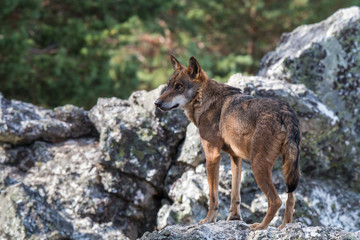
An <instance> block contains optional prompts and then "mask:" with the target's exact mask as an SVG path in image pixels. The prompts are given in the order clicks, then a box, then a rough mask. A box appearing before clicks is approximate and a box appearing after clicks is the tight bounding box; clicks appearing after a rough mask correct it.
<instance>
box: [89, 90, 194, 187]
mask: <svg viewBox="0 0 360 240" xmlns="http://www.w3.org/2000/svg"><path fill="white" fill-rule="evenodd" d="M163 89H164V86H160V87H159V88H157V89H155V90H153V91H151V92H145V91H140V92H135V93H133V94H132V95H131V97H130V98H129V100H120V99H116V98H111V99H99V100H98V103H97V105H96V106H94V107H93V108H92V109H91V111H90V113H89V116H90V119H91V121H92V122H94V124H95V126H96V128H97V130H98V131H99V132H100V147H101V149H102V152H103V153H104V158H103V161H102V164H103V165H104V166H105V167H107V168H111V169H118V170H119V171H120V172H122V173H124V174H128V175H136V176H137V177H139V178H141V179H143V180H145V181H148V182H150V183H151V184H153V185H154V186H156V187H162V186H163V179H164V178H165V176H166V173H167V170H168V169H169V167H170V165H171V163H172V159H173V158H175V155H176V150H177V146H178V144H179V143H180V141H181V140H183V139H184V136H185V130H186V126H187V125H188V120H187V118H186V117H185V115H184V113H183V112H182V111H181V110H178V111H172V112H171V113H169V112H166V113H163V112H161V111H159V110H157V109H156V108H155V106H154V105H153V102H154V101H155V99H156V98H158V97H159V96H160V93H161V91H162V90H163ZM164 143H165V144H164Z"/></svg>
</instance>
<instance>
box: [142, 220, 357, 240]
mask: <svg viewBox="0 0 360 240" xmlns="http://www.w3.org/2000/svg"><path fill="white" fill-rule="evenodd" d="M359 237H360V231H358V232H355V233H350V232H346V231H344V230H342V229H341V228H330V227H307V226H305V225H303V224H301V223H293V224H288V225H287V226H286V227H285V228H284V229H283V230H282V231H278V230H277V229H276V228H268V229H267V230H261V231H255V232H254V231H250V230H249V225H247V224H246V223H244V222H242V221H230V222H225V221H219V222H216V223H206V224H194V225H190V226H179V225H175V226H168V227H166V228H164V229H163V230H161V231H160V232H152V233H150V232H147V233H145V234H144V235H143V236H142V237H141V239H142V240H146V239H152V240H156V239H158V240H160V239H161V240H163V239H168V240H175V239H177V240H181V239H184V240H185V239H186V240H191V239H193V240H195V239H196V240H197V239H214V240H215V239H216V240H219V239H358V238H359Z"/></svg>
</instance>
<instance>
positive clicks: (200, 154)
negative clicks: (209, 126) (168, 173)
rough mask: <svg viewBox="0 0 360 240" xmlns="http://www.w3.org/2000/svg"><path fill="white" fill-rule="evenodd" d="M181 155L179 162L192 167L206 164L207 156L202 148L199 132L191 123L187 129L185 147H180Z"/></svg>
mask: <svg viewBox="0 0 360 240" xmlns="http://www.w3.org/2000/svg"><path fill="white" fill-rule="evenodd" d="M179 151H180V155H179V156H178V158H177V160H176V161H177V162H180V163H185V164H187V165H190V166H192V167H197V166H198V165H199V164H201V163H204V162H205V160H206V159H205V154H204V151H203V149H202V146H201V141H200V135H199V130H198V129H197V127H196V126H195V125H194V124H193V123H190V124H189V125H188V127H187V129H186V137H185V141H184V143H183V145H182V146H181V147H180V150H179Z"/></svg>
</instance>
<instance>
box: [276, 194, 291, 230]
mask: <svg viewBox="0 0 360 240" xmlns="http://www.w3.org/2000/svg"><path fill="white" fill-rule="evenodd" d="M294 207H295V197H294V193H293V192H291V193H288V198H287V200H286V208H285V215H284V221H283V223H282V224H281V225H280V226H279V227H278V229H279V230H281V229H283V228H284V227H285V225H286V224H287V223H291V222H292V216H293V213H294Z"/></svg>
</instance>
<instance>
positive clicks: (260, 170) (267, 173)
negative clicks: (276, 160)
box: [250, 159, 282, 230]
mask: <svg viewBox="0 0 360 240" xmlns="http://www.w3.org/2000/svg"><path fill="white" fill-rule="evenodd" d="M260 161H261V162H260ZM265 162H266V160H265V159H262V160H260V159H254V160H253V161H252V162H251V168H252V170H253V172H254V176H255V180H256V183H257V184H258V186H259V187H260V189H261V191H262V192H263V193H264V194H265V196H266V198H267V201H268V209H267V212H266V215H265V217H264V219H263V220H262V222H261V223H254V224H252V225H251V226H250V229H251V230H261V229H266V228H267V227H268V226H269V224H270V222H271V220H272V219H273V218H274V216H275V214H276V212H277V211H278V210H279V208H280V207H281V204H282V202H281V199H280V197H279V195H278V194H277V192H276V189H275V186H274V184H273V182H272V178H271V169H272V166H269V165H268V164H266V163H265ZM270 162H272V161H270Z"/></svg>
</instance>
